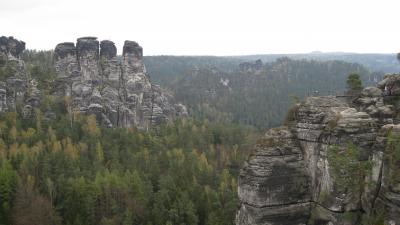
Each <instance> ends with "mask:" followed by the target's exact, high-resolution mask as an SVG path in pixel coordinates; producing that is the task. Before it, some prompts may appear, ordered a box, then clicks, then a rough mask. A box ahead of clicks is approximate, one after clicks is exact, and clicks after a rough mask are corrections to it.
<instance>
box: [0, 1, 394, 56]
mask: <svg viewBox="0 0 400 225" xmlns="http://www.w3.org/2000/svg"><path fill="white" fill-rule="evenodd" d="M399 9H400V1H399V0H376V1H372V0H196V1H195V0H130V1H129V0H108V1H102V0H0V35H5V36H14V37H15V38H17V39H21V40H23V41H25V42H26V46H27V48H29V49H53V48H54V47H55V45H56V44H57V43H60V42H65V41H75V40H76V38H78V37H81V36H96V37H98V38H99V39H100V40H103V39H109V40H112V41H114V42H115V43H116V45H117V47H118V49H119V53H120V52H121V51H120V50H121V48H122V45H123V41H124V40H134V41H137V42H139V44H140V45H142V46H143V48H144V54H145V55H161V54H164V55H243V54H268V53H305V52H311V51H324V52H332V51H345V52H360V53H365V52H377V53H388V52H398V51H400V19H399V18H400V11H399Z"/></svg>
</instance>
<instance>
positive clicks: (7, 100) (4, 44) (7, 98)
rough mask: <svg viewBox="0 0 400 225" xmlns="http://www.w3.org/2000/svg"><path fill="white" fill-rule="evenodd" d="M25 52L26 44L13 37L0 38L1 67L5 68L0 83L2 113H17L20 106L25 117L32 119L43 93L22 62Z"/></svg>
mask: <svg viewBox="0 0 400 225" xmlns="http://www.w3.org/2000/svg"><path fill="white" fill-rule="evenodd" d="M24 50H25V42H23V41H19V40H17V39H14V38H13V37H4V36H2V37H0V61H1V62H0V64H1V65H0V66H1V67H2V68H4V70H3V74H2V80H1V81H0V112H6V111H16V108H17V105H20V106H21V109H22V113H23V116H24V117H30V116H32V115H33V114H34V108H35V107H37V106H38V104H39V102H40V100H41V92H40V91H39V90H38V89H37V83H36V81H35V80H32V79H30V76H29V74H28V72H27V70H26V67H25V63H24V61H23V60H21V53H22V52H23V51H24Z"/></svg>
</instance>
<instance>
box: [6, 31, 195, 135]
mask: <svg viewBox="0 0 400 225" xmlns="http://www.w3.org/2000/svg"><path fill="white" fill-rule="evenodd" d="M24 49H25V43H24V42H22V41H18V40H16V39H14V38H13V37H9V38H7V37H0V63H2V64H4V65H1V66H2V67H4V68H6V67H7V68H6V69H5V70H4V71H5V75H2V76H4V77H2V78H4V80H5V81H2V82H0V112H7V111H17V106H22V107H21V108H22V113H23V115H24V117H32V116H33V115H34V113H35V109H36V108H37V107H38V106H39V105H40V102H41V100H42V94H41V91H40V90H39V89H38V88H37V83H36V81H35V80H34V79H31V78H30V76H29V74H28V72H27V70H26V68H25V63H24V61H23V60H21V53H22V52H23V50H24ZM54 57H55V64H54V66H55V70H56V73H57V77H56V80H55V81H54V82H53V83H52V85H53V92H52V93H51V94H52V95H54V96H56V97H58V98H65V100H66V101H65V102H66V103H67V104H68V110H69V111H70V112H79V113H83V114H95V115H96V118H97V119H98V121H99V122H100V123H101V124H103V125H105V126H107V127H131V126H135V127H138V128H142V129H147V128H149V127H151V126H153V125H158V124H160V123H161V122H163V121H166V120H170V119H173V118H175V117H178V116H185V115H187V110H186V107H185V106H184V105H182V104H178V103H174V98H173V96H172V95H171V94H169V93H168V92H167V91H165V90H163V89H161V88H160V87H159V86H156V85H152V84H151V82H150V80H149V76H148V75H147V73H146V69H145V66H144V64H143V49H142V47H141V46H139V45H138V44H137V43H136V42H133V41H125V44H124V47H123V54H122V57H118V56H117V48H116V47H115V45H114V43H113V42H111V41H101V42H99V41H98V40H97V38H95V37H83V38H78V40H77V43H76V45H75V44H74V43H72V42H65V43H61V44H58V45H57V46H56V48H55V51H54ZM18 108H19V107H18ZM46 113H47V112H46ZM49 113H50V114H51V112H49Z"/></svg>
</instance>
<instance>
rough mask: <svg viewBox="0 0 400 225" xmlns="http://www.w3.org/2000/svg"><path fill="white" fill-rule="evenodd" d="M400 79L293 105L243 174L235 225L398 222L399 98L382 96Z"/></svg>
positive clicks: (396, 89) (395, 87) (396, 88)
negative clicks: (354, 95)
mask: <svg viewBox="0 0 400 225" xmlns="http://www.w3.org/2000/svg"><path fill="white" fill-rule="evenodd" d="M399 80H400V75H390V76H387V77H386V79H385V80H384V81H382V82H381V83H380V85H379V88H374V87H369V88H365V89H364V90H363V91H362V92H361V94H360V96H358V97H357V98H356V99H351V100H350V101H349V100H347V101H346V100H345V99H338V98H336V97H333V96H327V97H310V98H307V99H306V100H305V101H304V102H302V103H299V104H297V105H295V106H294V107H293V109H292V110H291V111H290V112H289V117H288V122H287V126H283V127H279V128H274V129H271V130H269V131H268V132H267V133H266V134H265V136H264V137H263V138H262V139H261V140H260V141H259V143H258V144H257V145H256V147H255V150H254V153H253V154H252V155H251V156H250V158H249V159H248V162H247V164H246V165H245V167H244V168H243V169H242V171H241V173H240V177H239V187H238V193H239V198H240V201H241V205H240V209H239V211H238V213H237V217H236V224H237V225H247V224H248V225H250V224H282V225H283V224H284V225H291V224H293V225H294V224H377V223H378V222H377V221H378V220H379V222H385V223H386V224H400V189H399V187H400V179H398V178H397V176H398V174H397V175H394V174H396V172H398V171H399V168H400V164H399V162H400V157H399V155H400V154H399V153H400V152H399V149H398V147H397V149H396V146H398V145H397V144H398V141H397V142H396V140H398V139H399V138H397V139H396V138H395V137H397V136H398V135H400V125H397V124H396V121H397V120H396V115H397V112H398V106H397V104H398V103H397V102H398V100H397V97H396V96H384V95H382V90H384V88H385V86H387V87H388V86H392V88H391V91H392V93H391V95H396V93H397V92H400V88H399V87H400V83H399ZM398 94H400V93H398ZM349 102H350V103H349ZM396 154H399V155H397V157H396V156H395V155H396ZM373 221H374V222H373Z"/></svg>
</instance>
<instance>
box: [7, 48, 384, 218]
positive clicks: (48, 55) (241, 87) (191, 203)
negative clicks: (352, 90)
mask: <svg viewBox="0 0 400 225" xmlns="http://www.w3.org/2000/svg"><path fill="white" fill-rule="evenodd" d="M22 58H23V60H24V61H25V63H26V67H27V69H28V71H29V74H30V75H31V76H32V78H35V79H36V80H37V81H38V87H39V88H40V89H41V90H42V91H43V93H44V95H45V101H43V102H42V103H41V105H40V107H39V108H38V109H36V112H35V118H33V119H24V118H23V117H22V112H21V109H18V108H17V112H9V113H5V114H3V115H1V118H0V167H1V169H0V201H1V204H0V224H4V225H6V224H15V225H25V224H32V225H39V224H40V225H45V224H49V225H50V224H51V225H57V224H66V225H72V224H74V225H79V224H82V225H83V224H85V225H88V224H103V225H117V224H123V225H128V224H146V225H158V224H168V225H170V224H171V225H172V224H182V225H183V224H185V225H197V224H198V225H224V224H226V225H231V224H234V220H235V212H236V210H237V207H238V197H237V178H238V176H239V172H240V168H241V167H242V165H243V163H244V161H245V160H246V159H247V157H248V155H249V154H251V152H252V150H253V146H254V144H255V143H256V140H257V139H258V138H259V136H260V134H261V133H262V132H263V130H264V129H265V128H267V127H272V126H277V125H279V124H281V122H282V121H283V118H284V117H285V115H286V111H287V109H288V108H289V106H290V105H291V104H293V103H294V102H296V101H298V100H300V99H301V98H304V97H306V96H308V95H322V94H330V93H332V92H333V90H344V88H345V85H346V84H345V83H346V77H347V75H348V74H350V73H357V74H360V77H361V79H362V80H363V81H364V82H366V83H371V82H374V78H379V76H381V74H380V73H376V74H374V73H371V72H370V71H369V70H368V69H366V68H365V67H363V66H361V65H359V64H355V63H346V62H342V61H327V62H320V61H314V60H292V59H289V58H280V59H277V60H276V61H273V62H269V63H263V64H262V66H261V67H257V68H255V69H253V68H252V65H253V64H252V63H249V64H242V63H243V61H240V60H238V61H234V62H229V63H227V62H225V61H224V60H221V61H219V60H214V58H213V57H209V58H208V57H205V58H202V59H200V62H199V63H193V64H185V65H183V66H182V65H176V67H177V68H180V69H179V73H175V72H176V71H175V70H164V72H163V73H164V75H163V76H165V77H166V78H163V79H166V80H169V79H170V78H171V77H173V79H172V80H171V81H169V82H164V87H167V88H168V89H170V90H172V91H173V92H174V94H175V96H176V98H177V99H178V100H179V101H182V102H183V103H184V104H186V105H187V106H188V108H189V112H190V117H188V118H180V119H177V120H175V121H169V122H168V123H165V124H163V125H162V126H160V127H157V128H155V129H152V130H150V131H143V130H138V129H135V128H129V129H126V128H104V127H101V126H99V125H98V124H97V123H96V118H95V116H93V115H92V116H84V115H80V114H75V113H72V112H71V111H69V110H68V108H67V105H68V98H64V99H57V98H54V97H53V96H51V95H50V94H49V93H51V91H52V85H51V83H52V82H53V81H54V79H55V76H56V75H55V71H54V67H53V53H52V52H51V51H39V52H37V51H29V50H28V51H25V52H24V54H23V56H22ZM173 60H175V59H173ZM178 61H179V60H177V61H173V62H172V63H171V62H169V61H166V62H165V64H166V65H168V66H171V65H174V64H175V63H178ZM208 62H213V63H214V64H213V65H206V66H205V65H204V64H202V63H206V64H207V63H208ZM180 63H185V61H183V62H180ZM150 65H151V63H150ZM202 65H203V66H202ZM243 65H247V67H245V66H243ZM159 66H160V71H161V70H162V68H169V67H167V66H165V65H164V66H163V65H162V64H161V65H159ZM243 68H247V69H243ZM10 69H12V68H8V67H2V70H1V71H0V73H1V74H3V75H4V74H7V73H8V72H7V70H10ZM153 69H154V68H153ZM150 76H151V74H150ZM167 78H168V79H167ZM152 79H154V78H152ZM161 80H162V79H161ZM310 81H311V82H310ZM300 83H301V84H302V85H298V84H300ZM49 109H51V111H52V112H54V114H55V119H54V118H53V119H49V118H48V117H47V116H46V115H45V114H44V113H43V112H45V111H48V110H49Z"/></svg>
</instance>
